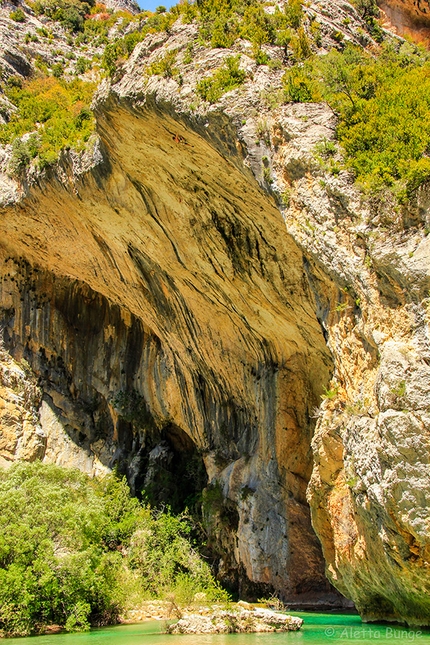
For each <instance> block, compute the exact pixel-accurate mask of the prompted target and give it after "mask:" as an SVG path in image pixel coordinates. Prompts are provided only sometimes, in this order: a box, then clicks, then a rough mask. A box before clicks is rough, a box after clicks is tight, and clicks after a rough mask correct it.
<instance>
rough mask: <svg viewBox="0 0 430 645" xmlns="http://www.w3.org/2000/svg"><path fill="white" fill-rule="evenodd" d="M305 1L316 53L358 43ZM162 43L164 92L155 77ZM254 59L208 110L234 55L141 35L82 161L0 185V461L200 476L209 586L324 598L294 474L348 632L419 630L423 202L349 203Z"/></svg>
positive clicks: (345, 180)
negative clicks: (174, 71) (400, 626)
mask: <svg viewBox="0 0 430 645" xmlns="http://www.w3.org/2000/svg"><path fill="white" fill-rule="evenodd" d="M306 11H310V12H314V13H315V15H318V17H319V19H320V20H321V21H322V22H323V21H324V20H325V21H326V22H325V23H324V25H326V28H325V27H323V28H322V32H323V45H324V43H325V44H326V47H328V46H329V44H330V34H331V33H332V32H333V30H334V29H335V28H336V29H339V30H342V33H344V37H345V38H350V39H351V40H352V41H353V42H361V41H362V40H363V38H364V37H363V33H364V32H363V33H362V32H360V31H358V26H359V25H360V24H361V23H360V21H359V18H358V16H357V14H356V12H355V11H354V9H353V8H352V7H351V6H350V5H349V4H347V3H343V2H336V3H326V2H325V0H320V2H318V3H312V4H311V5H310V6H309V7H307V8H306ZM346 14H348V15H349V16H351V19H350V21H349V22H347V21H346V20H345V16H346ZM351 21H352V27H351ZM355 27H357V28H355ZM324 39H326V40H324ZM366 39H367V42H370V39H369V38H368V37H367V35H365V40H366ZM190 44H191V45H192V52H193V62H192V63H186V62H185V60H186V58H185V54H186V52H187V51H189V45H190ZM187 48H188V50H187ZM172 50H174V51H175V52H176V54H175V56H176V64H177V65H178V66H179V67H180V70H181V77H180V79H179V78H178V80H180V82H177V80H175V79H174V78H161V77H160V76H154V75H151V74H149V73H148V68H149V66H150V65H151V63H153V62H154V61H156V60H158V59H159V58H160V57H162V56H163V55H164V54H165V52H166V51H172ZM246 52H247V46H246V43H243V42H240V41H239V42H238V43H237V45H236V49H235V53H241V54H242V57H241V67H242V68H243V69H244V70H246V72H247V74H248V78H247V81H246V83H245V84H244V86H243V87H242V88H240V89H239V90H235V91H233V92H229V93H227V94H225V95H224V96H223V97H222V98H221V99H220V101H219V103H218V104H215V105H213V106H208V105H207V104H205V103H203V102H202V101H200V100H199V99H198V98H197V97H196V94H195V87H196V83H197V81H198V80H199V79H200V78H201V77H202V76H205V75H208V74H210V73H212V71H213V69H214V68H216V67H217V66H219V65H220V64H221V62H222V60H223V59H224V58H225V57H226V56H228V55H231V51H228V50H209V51H208V50H207V49H205V48H204V47H202V46H201V45H200V44H199V42H198V39H197V30H196V28H195V26H193V25H180V24H176V25H175V26H174V27H173V28H172V30H171V33H170V34H169V35H167V34H155V35H151V36H148V37H147V39H146V40H145V41H143V42H142V43H141V44H139V45H138V46H137V47H136V49H135V51H134V53H133V55H132V56H131V58H130V59H129V61H128V62H127V64H126V66H125V68H124V70H123V72H122V73H121V74H119V75H118V78H117V79H116V80H115V82H114V83H113V85H111V86H110V85H109V84H107V83H105V85H104V86H103V87H101V88H100V91H99V95H98V99H97V104H96V112H97V119H98V134H99V137H100V139H99V140H98V141H95V142H94V146H93V150H92V152H91V153H88V154H87V156H86V157H85V158H82V157H77V156H73V155H69V156H66V155H65V156H64V158H63V160H62V164H61V165H60V167H59V168H58V169H57V172H52V173H51V174H49V175H45V176H43V177H39V179H38V181H37V182H36V183H34V184H33V185H31V186H26V185H21V186H16V185H14V184H13V182H11V180H9V179H7V178H4V179H3V182H2V184H1V186H2V189H3V188H4V190H2V199H3V201H2V203H3V207H2V210H1V212H0V231H1V233H0V258H1V266H2V269H1V275H2V280H1V283H0V303H1V327H2V335H3V342H4V351H5V352H7V356H5V358H4V359H3V360H2V363H3V364H4V366H5V367H4V368H3V374H4V376H3V378H2V382H3V389H2V391H1V392H0V395H1V396H2V400H3V401H4V404H3V409H7V413H6V416H5V417H4V418H6V421H5V422H3V421H2V427H1V430H2V432H3V433H4V434H3V436H4V440H3V443H2V444H1V450H2V452H1V455H2V458H3V460H5V461H11V460H13V459H16V458H20V456H22V457H25V458H29V459H33V458H37V457H43V458H44V459H46V460H50V461H57V462H60V463H64V464H67V465H75V466H78V467H81V468H83V469H85V470H87V471H88V472H94V473H97V472H102V471H103V470H104V469H110V468H112V467H113V466H114V465H119V467H120V468H122V469H123V470H124V471H125V472H126V473H127V475H128V477H129V480H130V482H131V484H132V486H133V487H134V489H135V490H137V491H138V490H140V489H141V488H142V486H145V487H146V486H148V485H149V486H151V482H152V484H153V485H154V487H155V488H157V486H158V482H159V481H161V480H162V479H163V477H164V476H165V474H166V473H168V474H169V476H170V477H172V478H173V481H174V482H175V484H176V488H178V483H180V484H181V486H183V487H184V488H183V490H182V493H181V494H182V495H183V498H185V496H186V495H185V493H186V494H192V493H195V492H197V491H198V490H201V489H202V488H203V487H207V494H206V497H205V503H204V514H205V518H206V523H207V528H208V531H209V542H210V543H211V544H212V547H213V548H214V549H215V550H216V549H218V553H219V557H220V558H221V559H220V563H219V574H220V577H221V578H222V579H223V580H224V581H226V582H229V583H230V584H232V585H233V586H234V585H236V586H239V588H240V590H241V592H242V593H243V594H248V595H250V596H252V595H254V596H255V595H256V594H261V595H263V592H264V591H265V590H275V591H277V592H278V593H279V594H281V595H282V596H283V598H284V599H285V600H287V601H288V602H290V603H302V604H305V603H308V604H310V603H315V602H317V601H318V600H319V601H320V602H323V603H326V604H327V603H329V602H332V603H339V602H340V597H339V596H336V595H335V594H334V593H333V592H332V591H331V589H330V587H329V585H328V583H327V580H326V578H325V576H324V560H323V557H322V554H321V551H320V546H319V543H318V540H317V538H316V536H315V534H314V532H313V529H312V526H311V523H310V515H309V506H308V503H307V500H306V489H307V487H308V483H309V480H310V484H309V487H308V492H307V499H308V502H309V504H310V508H311V512H312V521H313V526H314V528H315V530H316V532H317V534H318V537H319V539H320V541H321V544H322V548H323V553H324V558H325V562H326V564H327V574H328V576H329V578H330V580H331V581H332V582H333V583H334V584H335V586H336V587H337V588H338V589H339V590H340V591H341V592H342V593H343V594H345V596H347V597H348V598H351V599H352V600H353V601H354V602H355V603H356V605H357V607H358V609H359V610H360V612H361V613H362V614H363V616H364V617H365V618H366V619H377V618H385V619H388V620H402V621H406V622H409V623H411V624H413V623H417V624H428V621H429V615H430V612H429V607H428V587H429V577H428V568H429V556H430V554H429V530H428V495H429V491H430V478H429V470H428V427H429V416H428V415H429V409H430V392H429V373H428V372H429V367H428V366H429V361H430V340H429V336H430V334H429V316H428V308H429V299H428V294H429V289H430V260H429V257H430V241H429V238H428V236H427V231H428V229H429V226H430V221H429V217H430V216H429V209H428V203H429V198H428V194H427V192H426V190H422V191H421V193H420V194H419V195H418V197H417V201H416V204H415V205H414V208H411V209H410V210H409V211H408V212H406V211H405V212H400V213H397V212H396V213H395V212H394V209H393V207H392V205H390V202H389V201H387V202H386V203H379V204H371V203H370V204H369V203H365V202H363V199H362V196H361V195H360V193H359V192H358V191H357V190H356V188H355V187H354V186H353V184H352V180H351V177H349V175H348V174H347V173H345V172H341V173H340V174H339V175H336V176H335V175H331V174H330V173H329V172H328V170H327V169H326V168H325V167H324V166H323V165H321V163H319V162H318V160H317V158H316V155H315V145H316V144H317V143H319V142H321V141H322V140H324V139H332V138H333V136H334V128H335V120H334V115H333V114H332V112H331V111H330V110H329V109H328V108H327V107H325V106H323V105H303V104H301V105H279V106H278V107H276V105H277V103H276V101H275V102H273V101H271V100H269V98H270V97H273V96H276V92H277V91H278V90H279V88H280V86H281V76H282V70H281V71H279V70H276V69H275V70H273V69H269V68H268V67H267V66H264V65H260V66H257V65H256V64H255V61H254V60H253V59H252V58H251V57H248V56H247V53H246ZM274 105H275V107H274ZM275 199H276V201H275ZM277 204H278V205H277ZM280 210H281V212H282V216H281V214H280ZM23 361H24V362H23ZM27 365H29V366H30V367H31V373H30V371H29V370H27V372H26V366H27ZM8 370H9V372H8ZM20 370H21V371H20ZM12 372H14V373H16V374H17V376H16V380H15V381H13V383H12V380H11V377H10V373H12ZM14 378H15V377H14ZM14 388H15V389H16V392H15V391H14ZM325 388H327V394H326V396H327V398H326V399H325V400H324V402H323V404H322V405H321V406H319V404H320V402H321V398H320V395H321V394H322V393H323V392H324V390H325ZM32 393H33V394H32ZM26 397H27V398H26ZM27 401H29V402H27ZM24 422H25V423H26V425H25V428H26V429H25V431H24ZM315 423H316V424H317V425H316V431H315ZM314 431H315V432H314ZM23 437H24V438H25V440H24V439H23ZM311 442H312V447H313V456H312V451H311ZM18 445H19V446H21V445H23V446H25V454H24V453H22V454H21V455H20V453H19V451H18V449H17V446H18ZM203 462H204V469H203V468H202V463H203ZM190 482H192V483H190ZM173 488H175V487H173ZM173 488H172V490H173Z"/></svg>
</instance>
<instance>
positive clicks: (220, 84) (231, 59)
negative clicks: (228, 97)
mask: <svg viewBox="0 0 430 645" xmlns="http://www.w3.org/2000/svg"><path fill="white" fill-rule="evenodd" d="M239 62H240V56H228V57H227V58H226V60H225V63H224V65H222V66H221V67H220V68H218V70H217V71H216V72H215V74H213V76H209V77H208V78H204V79H202V80H201V81H200V82H199V83H198V84H197V93H198V94H199V95H200V96H201V97H202V99H204V100H205V101H209V103H215V101H218V99H219V98H220V97H221V96H222V95H223V94H225V93H226V92H229V91H230V90H234V89H235V88H236V87H239V86H240V85H241V84H242V83H243V82H244V80H245V78H246V73H245V72H244V71H243V70H242V69H239Z"/></svg>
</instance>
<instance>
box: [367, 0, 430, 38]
mask: <svg viewBox="0 0 430 645" xmlns="http://www.w3.org/2000/svg"><path fill="white" fill-rule="evenodd" d="M378 6H379V7H380V9H381V11H382V13H383V16H384V17H385V20H386V26H387V27H389V28H391V29H394V30H395V31H397V33H399V34H400V35H401V36H406V35H409V36H412V38H413V39H414V40H418V41H423V42H424V43H426V44H428V43H429V42H430V4H429V2H428V0H388V1H386V0H380V1H378Z"/></svg>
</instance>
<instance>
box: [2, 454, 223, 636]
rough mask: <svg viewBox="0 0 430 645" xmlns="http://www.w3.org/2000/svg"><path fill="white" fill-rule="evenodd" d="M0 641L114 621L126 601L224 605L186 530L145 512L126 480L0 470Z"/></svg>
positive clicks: (183, 521)
mask: <svg viewBox="0 0 430 645" xmlns="http://www.w3.org/2000/svg"><path fill="white" fill-rule="evenodd" d="M0 509H1V511H0V633H1V634H2V635H5V636H18V635H27V634H33V633H40V632H41V631H43V630H44V628H45V627H46V625H49V624H58V625H60V626H62V627H64V628H65V629H66V630H68V631H82V630H87V629H89V627H90V626H91V625H104V624H110V623H114V622H116V621H117V620H118V616H119V614H120V612H121V611H122V610H123V609H124V607H127V605H128V604H129V602H130V598H132V597H133V596H134V597H136V594H137V595H138V597H140V598H142V597H145V595H146V597H148V596H149V597H155V596H156V597H160V596H161V597H163V596H166V595H168V594H170V593H172V592H173V593H175V595H176V599H177V601H181V600H183V601H184V602H188V601H190V600H192V598H193V596H194V594H195V593H198V592H204V593H205V594H206V596H207V598H208V599H211V600H219V599H221V600H225V599H226V598H227V597H226V594H225V592H223V591H222V590H221V589H220V587H219V585H218V584H217V583H216V582H215V581H214V579H213V578H212V575H211V572H210V569H209V567H208V565H207V564H206V563H205V562H204V561H203V560H202V559H201V557H200V556H199V555H198V553H197V551H196V549H195V548H194V546H193V543H192V539H191V533H192V522H191V520H190V518H189V517H187V516H186V515H185V514H182V515H181V516H179V517H174V516H172V515H171V514H170V513H169V512H168V511H167V512H156V513H155V512H151V510H150V509H149V508H147V507H143V506H142V505H141V504H140V503H139V502H138V501H137V499H135V498H131V497H130V494H129V489H128V486H127V484H126V483H125V480H121V479H118V478H116V477H115V476H113V475H112V476H108V477H105V478H104V479H101V480H100V479H91V478H89V477H88V476H86V475H84V474H82V473H80V472H79V471H76V470H69V469H63V468H60V467H58V466H54V465H46V464H41V463H39V462H36V463H31V464H28V463H18V464H15V465H13V466H12V467H11V468H10V469H9V470H1V469H0Z"/></svg>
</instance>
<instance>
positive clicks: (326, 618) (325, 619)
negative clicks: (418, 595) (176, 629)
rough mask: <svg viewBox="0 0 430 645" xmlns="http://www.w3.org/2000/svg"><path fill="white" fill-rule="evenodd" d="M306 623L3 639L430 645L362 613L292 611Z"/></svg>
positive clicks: (73, 643)
mask: <svg viewBox="0 0 430 645" xmlns="http://www.w3.org/2000/svg"><path fill="white" fill-rule="evenodd" d="M292 613H293V614H294V615H295V616H300V617H301V618H303V619H304V621H305V623H304V625H303V628H302V629H301V630H300V631H299V632H290V633H288V634H285V633H283V634H218V635H207V634H198V635H192V634H191V635H166V634H163V633H162V632H163V629H164V626H165V623H164V622H163V621H150V622H147V623H139V624H136V625H116V626H113V627H105V628H102V629H94V630H92V631H91V632H87V633H82V634H53V635H50V636H36V637H32V638H14V639H4V642H5V643H6V642H7V643H10V645H12V643H13V644H14V645H322V644H323V643H325V645H329V644H330V643H332V644H333V645H352V644H353V643H356V644H358V645H375V644H377V643H382V644H384V645H389V644H390V645H393V644H395V643H401V644H402V645H403V644H406V643H417V644H418V645H430V631H424V630H420V629H406V628H404V627H400V626H392V625H377V624H366V623H362V622H361V620H360V617H359V616H356V615H346V614H315V613H300V612H292Z"/></svg>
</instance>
